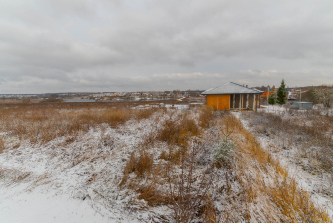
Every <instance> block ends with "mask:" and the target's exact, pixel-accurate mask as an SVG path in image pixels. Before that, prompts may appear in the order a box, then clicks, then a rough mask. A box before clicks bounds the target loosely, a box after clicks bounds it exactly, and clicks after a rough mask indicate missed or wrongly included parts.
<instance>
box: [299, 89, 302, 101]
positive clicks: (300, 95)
mask: <svg viewBox="0 0 333 223" xmlns="http://www.w3.org/2000/svg"><path fill="white" fill-rule="evenodd" d="M299 99H300V100H301V101H302V88H301V87H299Z"/></svg>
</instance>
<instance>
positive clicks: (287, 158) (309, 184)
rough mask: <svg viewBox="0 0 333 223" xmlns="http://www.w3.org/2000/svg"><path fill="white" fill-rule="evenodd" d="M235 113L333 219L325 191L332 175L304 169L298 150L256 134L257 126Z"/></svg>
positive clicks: (280, 110)
mask: <svg viewBox="0 0 333 223" xmlns="http://www.w3.org/2000/svg"><path fill="white" fill-rule="evenodd" d="M269 107H270V108H269V109H268V110H265V112H270V113H272V112H273V113H275V114H280V115H281V114H282V115H283V114H284V113H285V109H284V108H282V107H279V106H269ZM233 115H235V116H236V117H237V118H238V119H240V120H241V122H242V124H243V126H244V127H245V128H246V129H247V130H248V131H250V132H252V133H253V134H254V135H255V136H256V139H257V140H258V141H259V142H260V144H261V146H262V147H263V148H264V149H266V150H268V151H270V152H271V154H272V155H273V157H275V159H276V160H279V162H280V163H281V164H282V165H283V166H284V167H286V168H287V170H288V171H289V174H290V176H292V177H295V179H296V180H297V183H298V185H299V186H300V187H301V188H303V189H304V190H306V191H308V192H310V194H311V198H312V200H313V202H314V203H315V204H316V205H317V206H318V207H319V208H324V209H325V210H326V211H327V213H328V214H329V216H330V217H331V219H333V201H332V199H331V198H330V197H329V196H328V195H326V194H325V193H323V191H324V190H325V189H326V190H332V185H331V183H330V182H329V181H330V176H329V175H328V174H317V175H313V174H310V173H309V172H306V171H305V170H303V168H302V166H299V165H297V163H295V159H294V157H295V155H296V153H297V151H295V150H293V149H290V150H283V149H282V150H281V149H280V148H279V145H278V143H276V142H275V139H274V138H272V137H273V136H272V135H270V137H267V136H265V135H262V134H255V132H256V131H255V127H256V126H251V125H250V124H249V121H248V120H246V119H245V118H242V116H241V113H240V112H233ZM289 118H290V117H289Z"/></svg>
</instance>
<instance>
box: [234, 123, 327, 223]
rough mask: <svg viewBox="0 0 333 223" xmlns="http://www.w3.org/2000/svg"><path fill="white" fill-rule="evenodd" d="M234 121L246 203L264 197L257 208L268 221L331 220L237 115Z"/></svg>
mask: <svg viewBox="0 0 333 223" xmlns="http://www.w3.org/2000/svg"><path fill="white" fill-rule="evenodd" d="M233 125H234V126H235V128H237V134H236V135H234V136H233V137H234V140H237V143H238V150H239V152H240V153H238V156H237V167H238V173H239V176H240V178H239V179H240V180H241V182H242V185H243V187H244V190H245V192H246V193H245V194H246V197H247V202H248V203H257V202H258V200H261V202H262V203H264V202H263V200H266V201H265V202H266V205H267V206H266V207H265V209H261V210H260V211H262V212H263V215H266V219H268V220H269V221H280V222H332V221H331V219H330V218H329V216H328V214H327V213H326V212H325V211H323V210H321V209H320V208H318V207H316V206H315V205H314V204H313V202H312V201H311V198H310V195H309V193H307V192H306V191H304V190H302V189H301V188H299V187H298V186H297V184H296V181H295V179H293V178H292V177H291V176H289V173H288V171H287V170H286V169H285V168H284V167H283V166H281V164H280V163H279V162H278V161H277V160H276V159H274V158H273V157H272V156H271V154H270V153H269V152H268V151H266V150H264V149H262V148H261V147H260V145H259V143H258V142H257V141H256V140H255V138H254V136H253V135H252V134H251V133H250V132H248V131H247V130H245V129H244V128H243V126H242V124H241V123H240V122H239V120H238V119H236V118H233ZM253 161H255V162H253ZM259 203H260V202H259ZM276 207H277V208H276ZM270 212H272V213H274V214H272V213H270Z"/></svg>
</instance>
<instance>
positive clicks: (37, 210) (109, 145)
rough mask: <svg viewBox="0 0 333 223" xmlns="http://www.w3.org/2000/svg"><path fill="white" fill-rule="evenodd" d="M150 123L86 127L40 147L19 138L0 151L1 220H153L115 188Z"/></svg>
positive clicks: (140, 205) (140, 204)
mask: <svg viewBox="0 0 333 223" xmlns="http://www.w3.org/2000/svg"><path fill="white" fill-rule="evenodd" d="M163 118H165V117H163V116H162V117H161V120H163ZM153 121H154V117H152V118H150V119H144V120H141V121H136V120H130V121H128V122H127V123H125V124H124V125H122V126H121V127H119V128H111V127H108V126H105V128H91V129H90V131H89V132H87V133H82V134H81V135H79V136H77V137H76V139H75V140H74V141H73V142H69V143H68V142H67V141H66V140H67V139H68V138H66V137H61V138H56V139H54V140H52V141H51V142H49V143H47V144H45V145H30V144H29V143H28V142H21V144H20V146H19V147H18V148H15V149H14V148H13V149H7V150H5V151H4V152H3V153H2V154H0V219H1V222H8V223H10V222H25V223H30V222H31V223H36V222H71V223H72V222H140V221H148V220H149V219H151V218H153V217H154V212H150V210H149V208H148V207H147V205H145V202H144V201H142V200H138V199H136V194H134V193H133V192H132V193H131V192H129V191H119V189H118V188H117V186H118V184H119V181H120V180H121V177H122V174H123V169H124V166H125V164H126V161H127V160H128V158H129V156H130V154H131V152H132V151H133V150H134V149H135V148H136V147H137V146H138V145H139V144H140V143H142V142H143V140H144V138H145V137H146V136H148V135H149V134H151V132H152V131H154V129H155V128H156V127H157V126H158V124H157V125H156V123H155V124H153ZM136 209H137V210H139V209H140V213H139V214H138V213H136V211H137V210H136ZM154 211H155V212H161V213H163V212H167V211H166V210H163V209H161V208H160V209H158V208H156V210H154Z"/></svg>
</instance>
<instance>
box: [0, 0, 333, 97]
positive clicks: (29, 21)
mask: <svg viewBox="0 0 333 223" xmlns="http://www.w3.org/2000/svg"><path fill="white" fill-rule="evenodd" d="M282 78H284V79H285V82H286V85H287V86H306V85H321V84H333V1H332V0H326V1H322V0H293V1H291V0H279V1H267V0H251V1H249V0H233V1H231V0H228V1H225V0H205V1H203V0H158V1H157V0H24V1H22V0H2V1H1V5H0V93H2V94H4V93H7V94H9V93H46V92H75V91H153V90H172V89H180V90H186V89H202V90H204V89H208V88H211V87H217V86H219V85H222V84H224V83H226V82H229V81H233V82H237V83H240V84H248V85H249V86H251V87H253V86H261V85H271V86H272V85H276V86H279V85H280V82H281V80H282Z"/></svg>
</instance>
